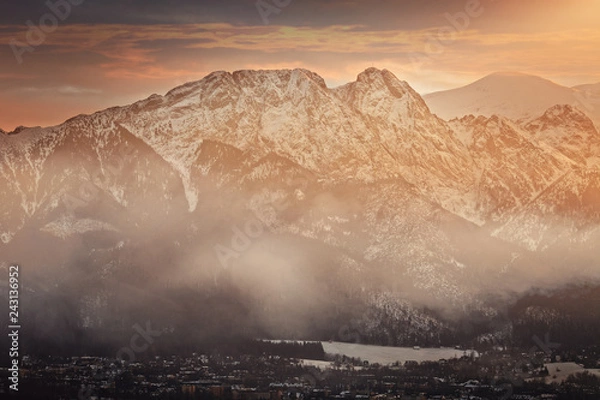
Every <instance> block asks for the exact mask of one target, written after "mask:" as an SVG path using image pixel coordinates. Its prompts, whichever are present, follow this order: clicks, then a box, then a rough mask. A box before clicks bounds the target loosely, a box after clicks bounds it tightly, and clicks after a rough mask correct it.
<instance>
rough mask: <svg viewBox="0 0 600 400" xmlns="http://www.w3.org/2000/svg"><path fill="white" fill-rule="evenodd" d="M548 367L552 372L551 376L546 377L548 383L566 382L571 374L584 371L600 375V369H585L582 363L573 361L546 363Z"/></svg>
mask: <svg viewBox="0 0 600 400" xmlns="http://www.w3.org/2000/svg"><path fill="white" fill-rule="evenodd" d="M546 368H548V372H549V373H550V376H548V377H546V383H552V382H556V383H561V382H564V380H565V379H567V377H568V376H569V375H574V374H576V373H578V372H584V371H587V372H589V373H591V374H594V375H597V376H600V369H585V368H583V367H582V366H581V365H579V364H575V363H573V362H566V363H552V364H546ZM555 376H556V378H555Z"/></svg>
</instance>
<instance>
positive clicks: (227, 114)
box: [0, 68, 600, 314]
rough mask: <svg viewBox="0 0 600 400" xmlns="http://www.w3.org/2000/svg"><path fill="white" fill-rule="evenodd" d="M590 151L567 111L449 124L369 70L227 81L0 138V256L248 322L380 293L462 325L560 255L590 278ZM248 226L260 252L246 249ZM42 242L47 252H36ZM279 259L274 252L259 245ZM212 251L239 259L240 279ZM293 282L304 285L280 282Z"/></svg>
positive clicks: (588, 130) (594, 218) (594, 204)
mask: <svg viewBox="0 0 600 400" xmlns="http://www.w3.org/2000/svg"><path fill="white" fill-rule="evenodd" d="M527 79H529V78H527ZM540 84H542V85H547V83H544V82H542V83H540ZM578 90H579V89H578ZM597 136H598V132H597V130H596V129H595V127H593V125H591V123H590V120H589V119H588V118H587V117H585V116H584V115H583V114H582V113H581V112H580V111H578V110H577V109H575V108H573V107H570V106H568V105H558V106H556V105H554V104H553V105H551V107H550V108H549V109H544V110H542V111H540V112H539V113H538V114H536V115H533V116H532V118H530V119H528V120H526V121H519V122H517V121H511V120H509V119H507V118H506V117H499V116H490V117H485V116H478V117H475V116H472V115H471V116H466V117H464V118H461V119H454V120H452V121H449V122H446V121H444V120H442V119H440V118H438V117H437V116H436V115H434V114H432V113H431V111H430V109H429V108H428V106H427V105H426V103H425V102H424V100H423V99H422V98H421V97H420V96H419V95H418V94H417V93H416V92H415V91H414V90H413V89H411V88H410V86H409V84H408V83H406V82H403V81H401V80H399V79H397V78H396V77H395V76H394V75H393V74H392V73H391V72H389V71H386V70H378V69H375V68H370V69H368V70H366V71H364V72H363V73H361V74H359V75H358V77H357V80H356V81H355V82H351V83H348V84H347V85H344V86H341V87H339V88H335V89H329V88H327V87H326V85H325V83H324V81H323V79H322V78H320V77H319V76H318V75H316V74H314V73H312V72H310V71H306V70H302V69H296V70H278V71H237V72H234V73H227V72H215V73H212V74H210V75H208V76H207V77H206V78H204V79H202V80H200V81H197V82H192V83H188V84H186V85H183V86H180V87H178V88H175V89H173V90H172V91H170V92H168V93H167V94H166V95H164V96H158V95H153V96H150V97H149V98H147V99H145V100H142V101H139V102H137V103H134V104H132V105H129V106H125V107H116V108H110V109H107V110H103V111H99V112H97V113H95V114H92V115H81V116H77V117H75V118H72V119H70V120H68V121H66V122H65V123H63V124H61V125H59V126H56V127H50V128H24V129H20V130H19V132H17V133H13V134H7V133H0V199H1V200H2V201H0V216H1V217H2V218H1V219H0V235H1V236H0V238H1V239H2V243H0V248H1V250H2V252H3V255H6V257H14V259H18V260H19V262H24V263H26V264H30V265H43V266H45V267H46V266H47V268H48V269H49V270H51V271H64V269H61V268H73V269H74V270H77V268H81V267H82V266H85V268H86V270H85V271H86V273H87V272H91V273H92V275H91V276H92V278H90V280H92V281H95V280H98V282H101V283H104V282H105V281H104V279H106V277H109V278H112V279H114V281H117V282H118V281H120V280H121V278H122V275H119V274H121V273H124V272H123V271H125V272H127V273H128V274H129V273H131V275H128V276H132V277H133V278H132V280H133V281H136V282H137V281H138V280H142V278H143V277H144V276H151V277H152V279H151V281H152V282H155V283H154V284H156V285H159V284H162V283H163V279H172V278H173V279H174V278H177V279H180V280H181V281H182V282H185V283H188V282H190V281H192V279H205V280H208V281H209V282H210V286H211V287H218V288H219V290H221V289H223V288H225V289H224V290H225V291H226V292H227V293H233V292H235V291H236V290H238V289H239V290H240V291H243V292H244V293H246V294H248V296H250V298H251V299H252V300H253V301H248V304H249V307H250V308H251V310H250V311H251V312H258V311H257V310H263V311H264V310H273V309H277V310H280V311H281V312H282V313H287V312H288V311H289V310H288V309H287V307H288V306H290V307H292V308H293V307H295V303H297V302H298V301H300V303H301V304H306V302H308V303H311V302H312V301H313V298H317V297H318V298H319V299H320V300H321V299H322V298H328V297H329V296H332V297H335V296H337V295H338V294H339V296H340V297H339V298H341V299H342V300H341V301H339V303H336V302H337V301H338V300H339V299H338V298H336V300H335V301H334V303H335V306H336V307H338V306H340V307H342V308H344V304H346V303H344V302H345V301H346V299H347V298H348V296H350V297H351V298H352V299H354V300H356V297H353V296H355V295H356V294H357V293H360V294H361V295H359V296H358V297H360V296H364V295H366V294H368V293H373V294H375V295H376V294H377V293H378V291H380V290H383V289H385V291H386V292H390V293H395V295H397V298H398V299H399V300H401V301H404V300H405V299H408V300H417V301H420V302H421V303H420V304H427V305H435V306H436V307H439V308H446V307H447V308H454V309H456V310H458V309H465V307H468V306H472V305H473V304H480V303H479V302H480V300H481V298H482V297H484V296H486V295H487V294H489V293H495V292H497V291H500V290H503V289H507V288H510V289H512V290H526V289H527V288H528V287H529V286H528V285H531V283H532V282H535V281H534V280H532V279H531V275H528V272H527V268H529V267H531V266H533V267H535V268H538V269H543V266H544V265H545V262H546V261H547V260H548V259H549V256H548V254H554V253H552V252H553V251H556V249H559V248H561V247H560V246H562V245H563V243H564V242H568V244H569V246H573V247H570V250H569V251H571V252H572V253H568V254H569V257H572V255H573V254H575V255H576V256H577V257H579V255H581V254H584V255H585V256H581V257H579V258H577V257H575V256H573V257H575V258H569V259H568V260H567V262H569V260H571V259H576V260H577V263H578V266H579V265H581V266H582V269H585V268H588V269H589V268H593V266H595V265H597V261H598V260H597V255H596V253H593V252H591V251H589V249H590V248H592V247H593V245H594V244H596V243H597V241H598V237H599V236H598V235H599V232H600V229H599V228H598V227H599V225H600V220H599V219H598V215H597V213H598V204H599V203H598V199H599V198H600V197H598V178H597V170H596V169H594V166H593V165H594V164H593V163H592V162H591V161H590V160H593V159H594V157H595V156H598V153H597V150H595V148H596V147H594V146H596V143H597ZM65 199H67V200H68V201H65ZM249 222H250V223H252V224H259V225H260V230H261V231H262V234H260V235H259V237H257V238H254V237H253V239H256V240H254V241H251V243H250V244H249V245H248V249H246V243H242V241H240V240H239V236H240V234H239V231H240V229H243V228H245V227H247V226H248V223H249ZM240 227H241V228H240ZM491 233H493V235H492V234H491ZM232 235H233V239H232ZM32 242H35V245H36V246H39V248H43V249H49V250H51V251H48V252H33V253H32V252H26V251H24V250H23V249H28V248H30V246H31V243H32ZM233 242H235V243H233ZM232 243H233V244H232ZM269 243H271V244H273V243H275V246H274V247H276V248H275V251H274V252H265V251H263V250H261V248H260V247H259V245H264V244H267V245H269ZM216 245H227V246H230V247H235V248H237V249H239V248H241V247H243V248H244V249H242V250H240V251H237V250H236V251H235V252H234V256H232V257H233V260H235V265H237V268H231V269H228V268H224V267H223V264H222V262H221V261H222V260H219V259H218V257H217V256H216V255H215V251H214V249H215V246H216ZM573 249H575V250H573ZM577 249H584V250H582V252H579V250H577ZM277 252H279V253H277ZM273 253H275V254H273ZM580 253H581V254H580ZM277 254H280V256H277ZM74 255H75V256H74ZM278 257H279V258H278ZM282 260H283V261H282ZM271 262H273V264H272V263H271ZM286 263H287V264H286ZM281 265H285V268H283V267H282V268H283V269H285V271H284V272H285V273H284V272H281V270H280V269H278V268H279V267H280V266H281ZM291 265H293V268H292V266H291ZM65 266H66V267H65ZM535 268H533V269H535ZM132 271H133V272H132ZM140 271H141V272H140ZM280 272H281V273H280ZM235 274H238V275H235ZM285 274H291V275H294V274H296V275H295V276H297V277H298V276H299V277H301V278H302V281H301V282H302V284H304V285H305V286H294V285H288V284H287V283H286V284H283V283H282V282H281V281H278V280H277V279H278V278H277V276H282V275H285ZM58 275H60V274H57V276H58ZM272 275H273V280H270V278H271V277H272ZM74 276H77V277H79V275H77V274H74ZM86 276H87V275H86ZM238 276H241V277H242V278H244V279H246V278H248V277H253V278H252V279H255V280H256V279H258V280H259V281H260V282H259V281H257V282H256V283H257V284H259V285H260V286H259V287H260V288H261V290H256V287H253V288H248V287H240V286H239V285H241V284H242V283H243V281H244V279H241V278H240V279H232V277H233V278H237V277H238ZM199 277H200V278H199ZM207 277H208V278H207ZM257 277H258V278H257ZM265 277H268V278H269V279H267V280H263V278H265ZM77 279H79V278H77ZM286 279H287V278H286ZM267 281H268V282H267ZM499 281H501V282H499ZM203 282H204V281H203ZM286 282H287V281H286ZM219 285H221V286H219ZM226 285H230V286H226ZM236 285H237V286H236ZM319 285H320V286H319ZM109 286H110V285H109ZM292 286H293V290H289V289H287V288H289V287H292ZM300 287H303V288H305V289H307V290H312V291H313V292H311V295H308V296H307V295H306V293H303V292H302V290H300V289H299V288H300ZM282 288H283V289H282ZM315 288H318V289H315ZM332 288H333V289H332ZM382 288H383V289H382ZM340 293H341V294H340ZM313 295H314V296H313ZM273 296H275V297H273ZM286 296H287V297H286ZM395 297H396V296H395ZM267 299H271V300H267ZM273 299H275V300H273ZM281 299H285V301H281ZM302 301H304V302H305V303H302ZM269 302H271V303H269ZM325 302H327V301H325ZM300 303H299V304H300ZM311 304H312V303H311ZM312 306H313V305H311V307H312ZM268 307H274V308H270V309H269V308H268ZM298 308H299V309H300V308H302V307H300V306H298ZM317 308H318V307H317ZM407 310H408V309H407ZM301 311H302V312H308V311H307V310H301ZM407 313H408V311H407ZM411 313H412V311H411ZM269 314H272V313H269Z"/></svg>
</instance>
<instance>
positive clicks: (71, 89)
mask: <svg viewBox="0 0 600 400" xmlns="http://www.w3.org/2000/svg"><path fill="white" fill-rule="evenodd" d="M20 91H22V92H25V93H37V94H40V93H46V94H52V93H54V94H61V95H66V96H82V95H99V94H102V90H99V89H91V88H84V87H76V86H70V85H65V86H59V87H43V88H41V87H32V86H29V87H24V88H21V89H20Z"/></svg>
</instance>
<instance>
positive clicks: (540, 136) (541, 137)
mask: <svg viewBox="0 0 600 400" xmlns="http://www.w3.org/2000/svg"><path fill="white" fill-rule="evenodd" d="M525 129H527V130H528V131H529V132H531V134H532V135H533V139H534V140H536V141H537V142H538V143H541V144H547V145H550V146H551V147H553V148H555V149H557V150H559V151H560V152H561V153H563V154H564V155H566V156H567V157H569V158H570V159H572V160H574V161H576V162H577V163H580V164H584V165H585V164H586V163H587V162H588V159H591V160H590V161H591V162H592V163H593V162H594V161H595V159H596V158H597V157H600V133H598V130H597V129H596V127H595V126H594V123H593V122H592V120H590V119H589V118H588V117H587V116H586V115H585V114H584V113H583V112H581V111H579V110H577V109H576V108H573V107H572V106H569V105H556V106H554V107H551V108H550V109H548V110H547V111H546V112H545V113H544V115H542V116H541V117H539V118H536V119H535V120H533V121H531V122H529V123H528V124H526V125H525Z"/></svg>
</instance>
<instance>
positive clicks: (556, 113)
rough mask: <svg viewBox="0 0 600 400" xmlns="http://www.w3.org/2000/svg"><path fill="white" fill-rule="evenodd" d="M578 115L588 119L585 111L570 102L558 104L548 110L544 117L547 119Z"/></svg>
mask: <svg viewBox="0 0 600 400" xmlns="http://www.w3.org/2000/svg"><path fill="white" fill-rule="evenodd" d="M567 117H569V118H573V117H577V118H579V119H588V117H587V116H586V115H585V113H584V112H583V111H581V110H579V109H578V108H577V107H573V106H572V105H570V104H557V105H555V106H552V107H550V108H549V109H547V110H546V112H545V113H544V115H543V116H542V118H545V119H551V120H555V119H563V118H567Z"/></svg>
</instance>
